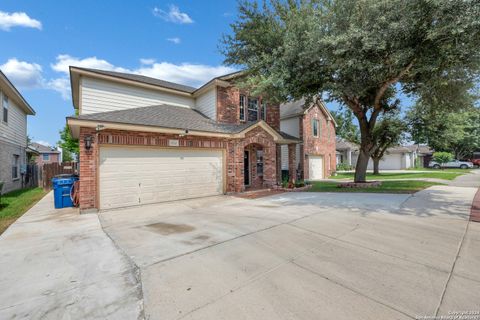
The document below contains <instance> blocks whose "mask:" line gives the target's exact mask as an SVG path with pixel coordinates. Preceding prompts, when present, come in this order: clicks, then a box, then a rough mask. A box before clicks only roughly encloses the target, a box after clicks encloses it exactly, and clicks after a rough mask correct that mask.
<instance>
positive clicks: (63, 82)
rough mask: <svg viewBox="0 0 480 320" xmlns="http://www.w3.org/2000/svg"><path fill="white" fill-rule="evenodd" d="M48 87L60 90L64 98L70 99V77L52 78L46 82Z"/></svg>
mask: <svg viewBox="0 0 480 320" xmlns="http://www.w3.org/2000/svg"><path fill="white" fill-rule="evenodd" d="M46 88H48V89H52V90H55V91H57V92H59V93H60V94H61V95H62V98H63V99H64V100H68V99H70V80H69V79H68V78H57V79H51V80H49V81H48V82H47V83H46Z"/></svg>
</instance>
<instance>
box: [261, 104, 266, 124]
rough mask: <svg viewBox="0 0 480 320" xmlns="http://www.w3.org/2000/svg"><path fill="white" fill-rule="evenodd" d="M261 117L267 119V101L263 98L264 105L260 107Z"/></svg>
mask: <svg viewBox="0 0 480 320" xmlns="http://www.w3.org/2000/svg"><path fill="white" fill-rule="evenodd" d="M260 119H262V120H264V121H267V102H266V101H264V100H262V107H261V109H260Z"/></svg>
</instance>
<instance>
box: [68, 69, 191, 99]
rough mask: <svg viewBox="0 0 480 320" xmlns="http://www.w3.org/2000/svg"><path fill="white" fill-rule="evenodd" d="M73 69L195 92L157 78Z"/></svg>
mask: <svg viewBox="0 0 480 320" xmlns="http://www.w3.org/2000/svg"><path fill="white" fill-rule="evenodd" d="M75 68H76V69H79V70H85V71H89V72H93V73H97V74H103V75H106V76H110V77H117V78H122V79H126V80H131V81H136V82H141V83H147V84H151V85H154V86H159V87H163V88H166V89H172V90H177V91H182V92H187V93H193V92H194V91H195V90H197V89H196V88H194V87H191V86H186V85H183V84H179V83H174V82H170V81H165V80H160V79H157V78H152V77H147V76H142V75H139V74H133V73H125V72H117V71H107V70H99V69H91V68H80V67H75Z"/></svg>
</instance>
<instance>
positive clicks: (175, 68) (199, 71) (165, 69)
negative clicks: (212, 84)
mask: <svg viewBox="0 0 480 320" xmlns="http://www.w3.org/2000/svg"><path fill="white" fill-rule="evenodd" d="M234 71H235V69H234V68H231V67H225V66H209V65H204V64H193V63H182V64H173V63H169V62H157V63H154V64H152V65H150V66H148V67H140V68H138V69H135V70H133V73H137V74H141V75H144V76H148V77H153V78H158V79H162V80H166V81H171V82H176V83H181V84H186V85H190V86H194V87H198V86H201V85H203V84H205V83H206V82H207V81H209V80H211V79H213V78H215V77H218V76H220V75H224V74H227V73H231V72H234Z"/></svg>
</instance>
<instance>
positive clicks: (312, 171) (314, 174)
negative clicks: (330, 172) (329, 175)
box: [308, 156, 323, 180]
mask: <svg viewBox="0 0 480 320" xmlns="http://www.w3.org/2000/svg"><path fill="white" fill-rule="evenodd" d="M308 179H309V180H320V179H323V156H308Z"/></svg>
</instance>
